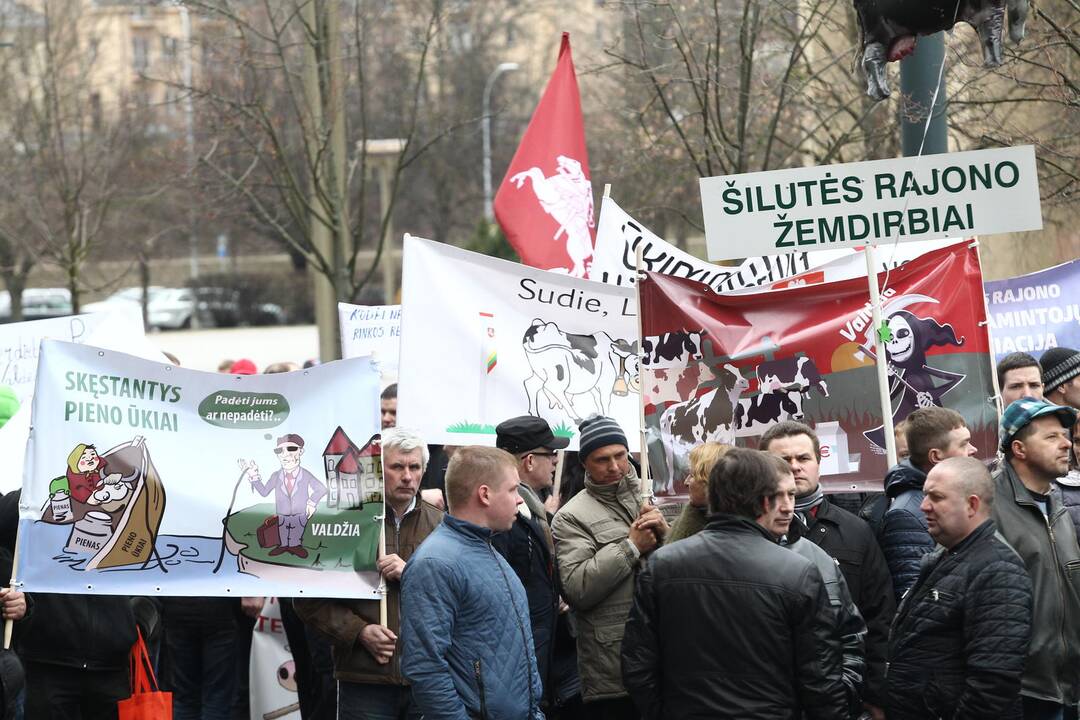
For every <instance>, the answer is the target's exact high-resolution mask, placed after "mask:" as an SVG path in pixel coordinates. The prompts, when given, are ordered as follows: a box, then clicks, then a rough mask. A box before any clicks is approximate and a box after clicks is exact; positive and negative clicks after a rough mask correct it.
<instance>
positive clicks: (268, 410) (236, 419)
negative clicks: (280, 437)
mask: <svg viewBox="0 0 1080 720" xmlns="http://www.w3.org/2000/svg"><path fill="white" fill-rule="evenodd" d="M199 417H201V418H202V419H203V420H205V421H206V422H208V423H210V424H211V425H214V426H216V427H221V428H231V429H235V430H258V429H264V428H272V427H276V426H278V425H280V424H281V423H283V422H285V419H286V418H287V417H289V401H288V400H286V399H285V396H283V395H279V394H278V393H257V392H240V391H238V390H218V391H217V392H215V393H211V394H210V395H207V396H206V397H205V398H203V401H202V402H200V403H199Z"/></svg>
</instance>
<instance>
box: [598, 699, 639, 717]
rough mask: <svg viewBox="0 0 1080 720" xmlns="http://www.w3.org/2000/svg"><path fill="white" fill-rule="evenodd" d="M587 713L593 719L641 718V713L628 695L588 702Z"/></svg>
mask: <svg viewBox="0 0 1080 720" xmlns="http://www.w3.org/2000/svg"><path fill="white" fill-rule="evenodd" d="M585 713H586V714H587V715H588V716H589V717H590V718H592V719H593V720H641V713H639V712H638V711H637V708H636V707H634V701H633V700H631V699H630V698H628V697H621V698H612V699H610V700H593V701H592V702H587V703H585Z"/></svg>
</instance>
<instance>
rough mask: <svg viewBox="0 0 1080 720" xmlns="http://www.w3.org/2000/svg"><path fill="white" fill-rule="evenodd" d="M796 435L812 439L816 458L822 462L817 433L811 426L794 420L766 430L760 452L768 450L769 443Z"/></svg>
mask: <svg viewBox="0 0 1080 720" xmlns="http://www.w3.org/2000/svg"><path fill="white" fill-rule="evenodd" d="M795 435H806V436H808V437H809V438H810V441H811V442H812V443H814V457H816V458H817V459H818V462H821V441H820V440H818V436H817V433H815V432H814V430H813V429H812V428H811V427H810V426H809V425H805V424H803V423H801V422H795V421H794V420H785V421H784V422H782V423H777V424H776V425H773V426H772V427H771V428H769V429H768V430H766V431H765V434H764V435H762V436H761V441H760V442H759V443H758V450H768V448H769V443H771V442H772V441H773V440H779V439H780V438H786V437H794V436H795Z"/></svg>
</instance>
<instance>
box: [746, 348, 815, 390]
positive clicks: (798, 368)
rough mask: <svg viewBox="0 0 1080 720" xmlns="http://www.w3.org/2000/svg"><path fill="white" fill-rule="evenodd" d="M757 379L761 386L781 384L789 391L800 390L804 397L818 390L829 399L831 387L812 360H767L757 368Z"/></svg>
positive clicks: (792, 358) (790, 358)
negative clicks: (774, 383) (772, 383)
mask: <svg viewBox="0 0 1080 720" xmlns="http://www.w3.org/2000/svg"><path fill="white" fill-rule="evenodd" d="M755 372H756V373H757V379H758V384H759V385H765V384H767V383H769V382H770V380H771V381H772V382H779V383H780V384H781V385H783V386H785V387H787V388H788V389H791V390H794V389H796V387H797V389H798V391H799V392H800V393H802V395H803V396H804V397H807V396H809V395H810V391H811V390H817V391H818V392H819V393H821V394H822V396H823V397H829V386H828V385H827V384H826V383H825V378H824V377H823V376H822V375H821V371H820V370H818V369H817V365H815V364H814V361H813V360H811V359H810V358H808V357H806V356H805V355H803V356H802V357H789V358H784V359H782V360H766V361H765V362H763V363H761V364H760V365H758V366H757V370H756V371H755Z"/></svg>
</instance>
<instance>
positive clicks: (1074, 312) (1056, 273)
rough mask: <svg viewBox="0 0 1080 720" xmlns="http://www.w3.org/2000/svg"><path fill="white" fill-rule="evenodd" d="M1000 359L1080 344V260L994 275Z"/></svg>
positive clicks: (992, 317)
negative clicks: (1008, 275) (1012, 274)
mask: <svg viewBox="0 0 1080 720" xmlns="http://www.w3.org/2000/svg"><path fill="white" fill-rule="evenodd" d="M984 286H985V288H986V304H987V307H988V313H989V314H988V315H987V320H988V321H989V322H990V337H991V339H992V340H993V343H994V359H995V360H996V361H999V360H1001V358H1003V357H1005V356H1006V355H1008V354H1009V353H1013V352H1025V353H1029V354H1031V355H1034V356H1035V357H1036V358H1038V357H1039V356H1040V355H1042V353H1043V352H1044V351H1045V350H1048V349H1049V348H1052V347H1071V348H1080V260H1073V261H1071V262H1067V263H1062V264H1061V265H1055V266H1054V267H1052V268H1048V269H1046V270H1040V271H1038V272H1033V273H1030V274H1028V275H1021V276H1019V277H1014V278H1008V279H1006V280H988V281H987V282H986V283H984Z"/></svg>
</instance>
